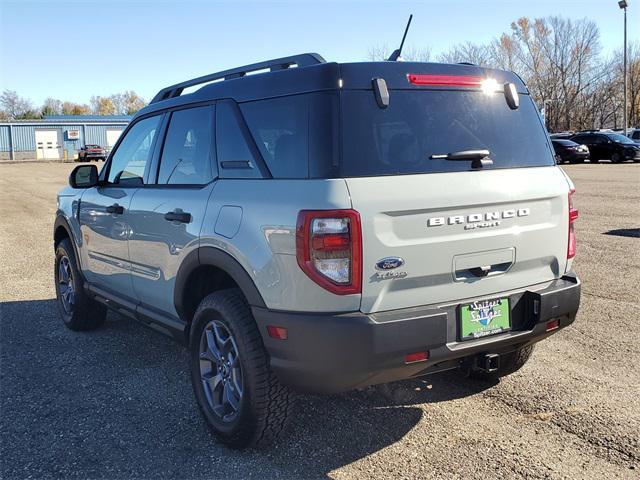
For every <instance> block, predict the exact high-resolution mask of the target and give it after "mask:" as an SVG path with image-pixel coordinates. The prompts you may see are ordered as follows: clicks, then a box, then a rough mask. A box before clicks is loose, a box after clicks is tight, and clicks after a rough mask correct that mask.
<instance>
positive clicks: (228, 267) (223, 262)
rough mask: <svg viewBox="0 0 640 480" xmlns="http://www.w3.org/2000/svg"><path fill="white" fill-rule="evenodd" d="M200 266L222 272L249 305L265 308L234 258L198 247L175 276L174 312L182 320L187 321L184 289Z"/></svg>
mask: <svg viewBox="0 0 640 480" xmlns="http://www.w3.org/2000/svg"><path fill="white" fill-rule="evenodd" d="M201 266H212V267H216V268H219V269H220V270H222V271H224V272H225V273H227V274H228V275H229V276H230V277H231V278H232V279H233V281H234V282H235V283H236V284H237V285H238V286H239V287H240V290H242V293H243V294H244V296H245V298H246V299H247V302H248V303H249V305H251V306H255V307H260V308H266V305H265V303H264V300H263V299H262V295H260V292H259V291H258V289H257V287H256V285H255V284H254V283H253V280H252V279H251V277H250V276H249V274H248V273H247V272H246V270H245V269H244V268H243V267H242V265H240V263H239V262H238V261H237V260H236V259H235V258H233V257H232V256H231V255H230V254H228V253H226V252H224V251H223V250H220V249H219V248H215V247H200V248H198V249H197V250H194V251H192V252H191V253H189V255H187V257H186V258H185V259H184V260H183V261H182V264H181V265H180V269H179V270H178V274H177V276H176V283H175V288H174V293H173V301H174V304H175V307H176V311H177V312H178V315H179V316H180V318H181V319H182V320H184V321H188V319H186V318H185V305H184V303H183V299H184V293H185V287H186V285H187V282H188V280H189V277H190V276H191V274H192V273H193V272H194V271H195V270H196V269H197V268H198V267H201Z"/></svg>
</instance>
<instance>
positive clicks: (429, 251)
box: [341, 89, 569, 312]
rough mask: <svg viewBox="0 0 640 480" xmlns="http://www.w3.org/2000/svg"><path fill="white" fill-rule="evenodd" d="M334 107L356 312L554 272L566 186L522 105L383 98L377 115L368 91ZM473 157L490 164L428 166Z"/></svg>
mask: <svg viewBox="0 0 640 480" xmlns="http://www.w3.org/2000/svg"><path fill="white" fill-rule="evenodd" d="M341 103H342V105H341V107H342V115H343V119H342V125H343V152H342V165H341V169H342V173H343V176H344V177H346V182H347V185H348V188H349V192H350V194H351V199H352V204H353V208H354V209H356V210H357V211H358V212H359V213H360V215H361V219H362V235H363V238H362V243H363V287H362V302H361V309H362V311H364V312H377V311H385V310H393V309H397V308H403V307H409V306H418V305H427V304H438V303H447V302H456V301H460V300H463V299H473V298H478V297H482V296H486V295H492V294H498V293H500V292H504V291H506V290H510V289H515V288H520V287H526V286H529V285H533V284H535V283H539V282H544V281H546V280H551V279H553V278H557V277H559V276H561V275H562V274H563V273H564V271H565V267H566V264H567V260H566V254H567V238H568V198H567V195H568V190H569V187H568V183H567V180H566V179H565V177H564V175H563V173H562V172H561V171H560V169H559V168H558V167H556V166H555V165H554V158H553V150H552V148H551V145H550V144H549V142H548V140H547V136H546V133H545V132H544V129H543V127H542V124H541V122H540V120H539V117H538V113H537V110H536V107H535V105H534V104H533V102H532V101H531V100H530V99H529V97H528V96H527V95H521V98H520V107H519V108H518V109H516V110H512V109H511V108H509V106H508V105H507V103H506V102H505V98H504V95H503V94H501V93H492V94H486V93H483V92H482V91H464V90H463V89H460V90H437V91H435V90H424V91H415V90H414V91H391V92H390V104H389V106H388V107H387V108H385V109H382V108H379V107H378V106H377V105H376V101H375V98H374V96H373V94H372V92H370V91H351V92H349V91H345V92H344V93H343V94H342V98H341ZM476 149H486V150H489V152H490V154H489V158H491V160H492V161H493V164H491V165H487V166H484V167H481V168H473V167H472V165H471V161H469V160H456V161H453V160H445V159H442V158H438V156H439V155H442V154H447V153H450V152H456V151H461V150H476ZM433 155H435V157H436V158H433V157H432V156H433ZM388 258H390V260H391V261H385V260H384V259H388Z"/></svg>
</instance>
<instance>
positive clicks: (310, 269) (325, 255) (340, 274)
mask: <svg viewBox="0 0 640 480" xmlns="http://www.w3.org/2000/svg"><path fill="white" fill-rule="evenodd" d="M296 257H297V259H298V265H300V268H301V269H302V270H303V271H304V272H305V273H306V274H307V275H308V276H309V278H311V280H313V281H314V282H316V283H317V284H318V285H320V286H321V287H323V288H325V289H326V290H329V291H330V292H332V293H335V294H338V295H348V294H351V293H360V292H361V286H362V233H361V227H360V214H359V213H358V212H356V211H355V210H302V211H301V212H300V213H299V214H298V224H297V231H296Z"/></svg>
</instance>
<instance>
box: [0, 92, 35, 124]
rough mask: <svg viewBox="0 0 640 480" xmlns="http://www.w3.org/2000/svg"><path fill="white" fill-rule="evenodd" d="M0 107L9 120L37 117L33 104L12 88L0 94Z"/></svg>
mask: <svg viewBox="0 0 640 480" xmlns="http://www.w3.org/2000/svg"><path fill="white" fill-rule="evenodd" d="M0 109H1V110H2V111H3V112H4V116H6V117H7V118H8V119H9V120H16V119H20V118H37V116H38V114H37V113H36V112H35V109H34V108H33V104H32V103H31V102H30V101H29V100H27V99H26V98H22V97H21V96H20V95H18V92H15V91H14V90H5V91H4V92H2V95H0Z"/></svg>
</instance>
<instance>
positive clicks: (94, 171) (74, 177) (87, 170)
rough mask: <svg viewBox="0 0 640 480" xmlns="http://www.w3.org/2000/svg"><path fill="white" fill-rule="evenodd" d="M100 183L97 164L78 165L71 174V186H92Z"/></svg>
mask: <svg viewBox="0 0 640 480" xmlns="http://www.w3.org/2000/svg"><path fill="white" fill-rule="evenodd" d="M97 184H98V167H96V166H95V165H78V166H77V167H76V168H74V169H73V170H72V171H71V175H69V185H71V188H91V187H95V186H96V185H97Z"/></svg>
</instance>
